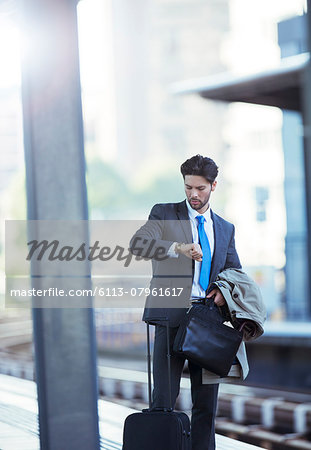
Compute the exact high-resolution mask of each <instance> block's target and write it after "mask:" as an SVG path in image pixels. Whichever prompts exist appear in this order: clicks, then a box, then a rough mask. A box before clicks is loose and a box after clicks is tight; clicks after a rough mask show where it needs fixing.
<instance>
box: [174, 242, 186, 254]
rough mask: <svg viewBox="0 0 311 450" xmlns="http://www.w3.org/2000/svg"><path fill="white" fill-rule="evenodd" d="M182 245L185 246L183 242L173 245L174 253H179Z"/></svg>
mask: <svg viewBox="0 0 311 450" xmlns="http://www.w3.org/2000/svg"><path fill="white" fill-rule="evenodd" d="M182 245H185V243H184V242H182V243H180V242H178V243H177V244H176V245H175V249H174V250H175V253H178V254H179V253H181V247H182Z"/></svg>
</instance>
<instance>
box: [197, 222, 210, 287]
mask: <svg viewBox="0 0 311 450" xmlns="http://www.w3.org/2000/svg"><path fill="white" fill-rule="evenodd" d="M196 219H197V220H198V222H199V225H198V232H199V242H200V245H201V249H202V252H203V257H202V263H201V271H200V278H199V283H200V285H201V287H202V289H204V291H206V289H207V287H208V283H209V276H210V272H211V263H212V255H211V247H210V245H209V242H208V237H207V235H206V233H205V230H204V221H205V218H204V216H196Z"/></svg>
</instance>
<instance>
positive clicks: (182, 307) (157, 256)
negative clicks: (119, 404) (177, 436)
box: [130, 155, 241, 450]
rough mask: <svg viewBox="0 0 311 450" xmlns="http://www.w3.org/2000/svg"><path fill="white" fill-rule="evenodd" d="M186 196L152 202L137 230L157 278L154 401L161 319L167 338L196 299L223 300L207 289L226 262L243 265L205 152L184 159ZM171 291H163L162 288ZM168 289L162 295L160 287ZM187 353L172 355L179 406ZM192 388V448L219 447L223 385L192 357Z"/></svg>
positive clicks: (159, 384)
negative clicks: (218, 210) (206, 378)
mask: <svg viewBox="0 0 311 450" xmlns="http://www.w3.org/2000/svg"><path fill="white" fill-rule="evenodd" d="M181 173H182V176H183V179H184V186H185V193H186V200H184V201H183V202H180V203H166V204H157V205H155V206H154V207H153V208H152V210H151V213H150V215H149V218H148V221H147V223H146V224H145V225H143V226H142V227H141V228H140V229H139V230H138V231H137V232H136V233H135V235H134V236H133V238H132V240H131V243H130V249H131V251H132V253H133V254H136V255H138V254H139V255H140V256H145V255H146V253H147V252H146V249H148V257H149V258H151V259H152V265H153V278H152V280H151V285H150V295H149V296H148V297H147V300H146V307H145V310H144V316H143V320H145V321H149V322H150V323H154V324H155V326H156V329H155V341H154V352H153V379H154V389H153V403H152V406H153V407H154V408H157V407H168V406H169V397H170V396H169V391H168V389H169V388H168V385H169V384H168V375H167V373H168V369H167V341H166V327H165V326H164V325H163V324H159V323H157V321H156V319H157V318H159V317H162V318H163V317H165V318H167V320H169V333H170V336H169V337H170V345H171V354H172V345H173V341H174V338H175V336H176V333H177V330H178V326H179V324H180V322H181V320H182V319H183V317H184V316H185V314H186V311H187V309H188V308H189V306H190V305H191V302H192V301H198V300H200V299H201V300H202V299H204V298H205V297H208V298H211V297H212V298H213V299H214V305H215V307H217V306H224V305H225V304H226V302H225V299H224V297H223V296H222V294H221V292H220V290H219V289H218V288H216V289H209V285H210V284H211V283H212V282H213V281H215V279H216V277H217V275H218V274H219V273H220V272H222V271H223V270H224V269H227V268H237V269H239V268H241V264H240V261H239V257H238V255H237V252H236V249H235V241H234V226H233V225H232V224H231V223H229V222H227V221H226V220H224V219H222V218H221V217H220V216H218V215H217V214H215V213H214V212H213V211H212V210H211V208H210V197H211V193H212V192H213V191H215V189H216V185H217V181H216V177H217V175H218V167H217V166H216V164H215V162H214V161H213V160H212V159H210V158H207V157H203V156H201V155H196V156H193V157H192V158H190V159H188V160H187V161H185V162H184V163H183V164H182V165H181ZM165 290H166V291H165ZM164 292H165V295H163V293H164ZM184 362H185V361H184V358H182V357H180V356H177V355H174V354H172V356H171V381H172V383H171V398H172V406H174V405H175V402H176V398H177V396H178V393H179V385H180V378H181V373H182V369H183V366H184ZM189 372H190V379H191V395H192V402H193V407H192V417H191V442H192V450H213V449H214V448H215V426H214V421H215V414H216V405H217V395H218V384H202V369H201V368H200V367H199V366H197V365H195V364H193V363H191V362H190V361H189Z"/></svg>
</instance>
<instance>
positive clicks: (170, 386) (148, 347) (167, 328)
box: [146, 317, 173, 411]
mask: <svg viewBox="0 0 311 450" xmlns="http://www.w3.org/2000/svg"><path fill="white" fill-rule="evenodd" d="M152 322H153V323H158V324H162V323H163V322H166V324H165V326H166V344H167V371H168V392H169V409H168V410H169V411H173V407H172V380H171V354H170V333H169V320H168V318H167V317H159V318H157V319H154V318H152ZM146 324H147V367H148V400H149V409H151V351H150V324H149V322H148V321H147V320H146ZM156 409H157V408H156ZM159 409H160V410H161V411H163V408H159Z"/></svg>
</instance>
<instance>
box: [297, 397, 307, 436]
mask: <svg viewBox="0 0 311 450" xmlns="http://www.w3.org/2000/svg"><path fill="white" fill-rule="evenodd" d="M308 413H311V403H302V404H301V405H297V406H296V408H295V409H294V431H295V433H307V432H308V431H310V428H308V421H307V414H308Z"/></svg>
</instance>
